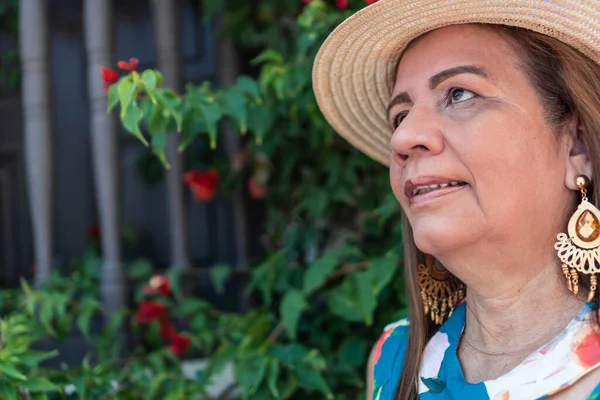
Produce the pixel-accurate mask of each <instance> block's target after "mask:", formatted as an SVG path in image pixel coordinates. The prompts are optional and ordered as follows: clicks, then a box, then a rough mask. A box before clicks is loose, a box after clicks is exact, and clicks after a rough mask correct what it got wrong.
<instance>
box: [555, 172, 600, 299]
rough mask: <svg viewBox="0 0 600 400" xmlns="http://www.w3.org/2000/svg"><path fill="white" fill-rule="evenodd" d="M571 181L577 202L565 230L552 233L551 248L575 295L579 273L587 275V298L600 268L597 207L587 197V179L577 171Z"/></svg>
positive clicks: (577, 289) (590, 293) (577, 288)
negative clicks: (555, 233)
mask: <svg viewBox="0 0 600 400" xmlns="http://www.w3.org/2000/svg"><path fill="white" fill-rule="evenodd" d="M575 184H576V186H577V188H578V189H579V190H580V191H581V203H580V204H579V206H578V207H577V210H575V212H574V213H573V215H572V216H571V219H570V220H569V224H568V225H567V232H568V235H567V234H566V233H563V232H561V233H559V234H558V235H557V236H556V239H557V242H556V243H555V244H554V249H555V250H556V252H557V256H558V258H559V259H560V260H561V261H562V266H561V268H562V272H563V275H564V276H565V278H566V280H567V288H568V289H569V290H570V291H571V292H572V293H573V294H574V295H575V296H577V295H578V294H579V282H580V279H579V274H584V275H589V276H590V291H589V293H588V299H587V301H588V302H590V301H592V300H593V299H594V297H595V296H596V286H597V283H598V281H597V277H596V274H597V273H599V272H600V250H599V249H600V210H598V209H597V208H596V207H594V205H593V204H592V203H590V202H589V201H588V198H587V188H588V187H589V185H590V180H589V178H588V177H587V176H585V175H579V176H578V177H577V178H576V180H575Z"/></svg>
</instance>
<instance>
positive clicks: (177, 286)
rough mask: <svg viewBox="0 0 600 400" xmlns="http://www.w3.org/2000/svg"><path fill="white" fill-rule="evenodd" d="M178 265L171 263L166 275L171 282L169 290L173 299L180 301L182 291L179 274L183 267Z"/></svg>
mask: <svg viewBox="0 0 600 400" xmlns="http://www.w3.org/2000/svg"><path fill="white" fill-rule="evenodd" d="M180 267H181V266H179V265H172V266H171V268H169V270H168V272H167V274H166V275H167V277H168V278H169V281H170V282H171V292H172V293H173V296H174V297H175V299H177V300H179V301H181V300H182V299H183V293H182V291H181V274H182V273H183V269H182V268H180Z"/></svg>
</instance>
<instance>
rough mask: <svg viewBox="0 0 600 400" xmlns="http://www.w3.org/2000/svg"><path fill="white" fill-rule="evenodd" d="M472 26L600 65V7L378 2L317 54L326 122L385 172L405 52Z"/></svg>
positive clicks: (565, 2) (496, 1)
mask: <svg viewBox="0 0 600 400" xmlns="http://www.w3.org/2000/svg"><path fill="white" fill-rule="evenodd" d="M471 23H483V24H496V25H507V26H514V27H520V28H525V29H529V30H532V31H536V32H539V33H542V34H545V35H547V36H551V37H554V38H556V39H558V40H560V41H562V42H564V43H567V44H569V45H571V46H572V47H574V48H576V49H577V50H579V51H580V52H582V53H583V54H585V55H586V56H588V57H590V58H591V59H592V60H594V61H595V62H597V63H599V64H600V31H599V25H598V24H599V23H600V1H598V0H553V1H550V0H510V1H509V0H379V1H378V2H377V3H375V4H373V5H370V6H368V7H366V8H364V9H362V10H360V11H359V12H357V13H356V14H354V15H352V16H351V17H350V18H348V19H347V20H345V21H344V22H343V23H341V24H340V25H339V26H338V27H337V28H336V29H335V30H334V31H333V32H332V33H331V34H330V35H329V37H328V38H327V39H326V40H325V42H324V43H323V45H322V46H321V48H320V50H319V52H318V54H317V57H316V59H315V63H314V66H313V72H312V78H313V89H314V92H315V96H316V99H317V103H318V104H319V108H320V109H321V111H322V112H323V115H324V116H325V118H326V119H327V121H328V122H329V123H330V124H331V126H332V127H333V128H334V129H335V130H336V131H337V132H338V133H339V134H340V135H341V136H342V137H344V138H345V139H346V140H347V141H348V142H349V143H350V144H352V145H353V146H354V147H356V148H357V149H358V150H360V151H362V152H363V153H365V154H367V155H368V156H369V157H371V158H373V159H374V160H376V161H378V162H380V163H381V164H383V165H386V166H389V162H390V149H389V141H390V137H391V135H392V129H391V127H390V124H389V123H388V121H386V115H385V113H386V109H387V105H388V103H389V101H390V97H391V94H392V90H393V87H394V81H395V76H396V69H397V65H398V61H399V59H400V56H401V54H402V52H403V50H404V49H405V48H406V46H407V45H408V44H409V43H410V42H411V41H412V40H414V39H415V38H417V37H419V36H421V35H423V34H424V33H427V32H430V31H432V30H435V29H438V28H442V27H444V26H449V25H458V24H471Z"/></svg>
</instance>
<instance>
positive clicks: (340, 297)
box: [328, 273, 377, 325]
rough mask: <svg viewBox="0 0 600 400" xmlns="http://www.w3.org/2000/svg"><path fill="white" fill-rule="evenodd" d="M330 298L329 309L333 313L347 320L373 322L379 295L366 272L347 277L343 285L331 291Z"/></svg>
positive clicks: (368, 323)
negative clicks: (376, 293)
mask: <svg viewBox="0 0 600 400" xmlns="http://www.w3.org/2000/svg"><path fill="white" fill-rule="evenodd" d="M328 300H329V302H328V306H329V310H330V311H331V312H332V313H333V314H335V315H337V316H339V317H341V318H343V319H345V320H346V321H350V322H358V321H364V322H365V323H366V324H367V325H370V324H372V322H373V311H375V307H376V306H377V296H376V295H375V293H374V292H373V290H372V288H371V284H370V281H369V279H368V276H365V275H364V273H356V274H354V275H352V276H349V277H348V278H346V279H345V280H344V282H343V283H342V284H341V285H339V286H338V287H336V288H334V289H332V290H331V291H330V292H329V296H328Z"/></svg>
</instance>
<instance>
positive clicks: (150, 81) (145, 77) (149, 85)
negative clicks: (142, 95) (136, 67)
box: [141, 69, 158, 92]
mask: <svg viewBox="0 0 600 400" xmlns="http://www.w3.org/2000/svg"><path fill="white" fill-rule="evenodd" d="M141 79H142V82H144V86H145V87H146V91H148V92H151V91H153V90H154V89H156V83H157V82H158V77H157V76H156V72H154V71H153V70H151V69H147V70H145V71H144V72H143V73H142V76H141Z"/></svg>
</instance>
